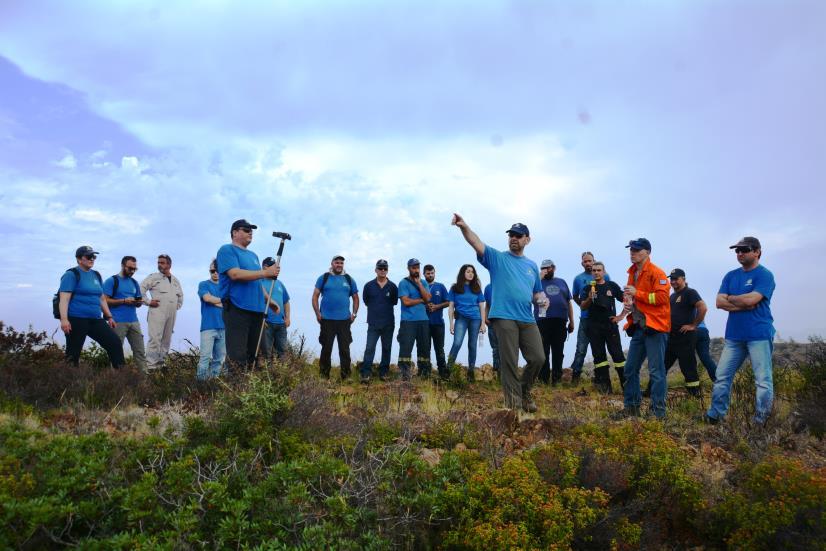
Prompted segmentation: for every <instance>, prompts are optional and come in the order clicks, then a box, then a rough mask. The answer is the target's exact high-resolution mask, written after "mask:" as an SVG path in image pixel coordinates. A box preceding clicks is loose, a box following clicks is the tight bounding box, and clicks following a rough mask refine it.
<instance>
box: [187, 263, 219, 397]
mask: <svg viewBox="0 0 826 551" xmlns="http://www.w3.org/2000/svg"><path fill="white" fill-rule="evenodd" d="M198 298H199V299H201V357H200V359H199V360H198V370H197V371H196V373H195V378H196V379H198V380H199V381H205V380H207V379H211V378H213V377H217V376H219V375H220V374H221V368H222V366H223V364H224V358H225V357H226V355H227V349H226V342H227V341H226V331H225V330H224V317H223V306H224V305H223V303H222V302H221V289H220V287H219V286H218V266H217V264H216V261H215V260H213V261H212V262H210V264H209V279H207V280H206V281H202V282H200V283H199V284H198Z"/></svg>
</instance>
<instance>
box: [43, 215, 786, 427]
mask: <svg viewBox="0 0 826 551" xmlns="http://www.w3.org/2000/svg"><path fill="white" fill-rule="evenodd" d="M452 224H453V225H455V226H457V227H458V228H459V229H460V231H461V233H462V235H463V237H464V239H465V241H466V242H467V243H468V244H469V245H470V246H471V247H472V248H473V250H474V251H475V252H476V255H477V260H478V261H479V263H480V264H481V265H482V266H483V267H485V268H486V269H487V270H488V272H489V274H490V284H489V285H487V286H486V287H485V288H484V289H483V288H482V285H481V283H480V280H479V277H478V274H477V272H476V268H475V267H474V266H473V265H472V264H465V265H463V266H462V267H461V268H460V269H459V272H458V274H457V277H456V281H455V282H454V283H452V284H451V286H450V288H449V289H448V288H447V287H446V286H445V285H443V284H442V283H439V282H436V281H435V278H436V270H435V268H434V266H432V265H430V264H426V265H424V268H423V271H422V269H421V262H420V261H419V260H418V259H416V258H411V259H410V260H408V262H407V276H406V277H404V278H403V279H402V280H401V281H400V282H399V284H398V285H396V284H395V283H394V282H393V281H390V279H389V278H388V271H389V264H388V262H387V261H386V260H383V259H380V260H378V261H377V262H376V265H375V273H376V277H375V278H374V279H372V280H370V281H368V282H367V283H366V284H365V285H364V287H363V290H362V293H361V296H362V297H363V302H364V304H365V306H366V308H367V326H368V328H367V343H366V347H365V351H364V357H363V361H362V363H361V367H360V378H361V381H362V382H363V383H365V384H367V383H369V381H370V379H371V377H372V376H373V360H374V358H375V355H376V347H377V345H378V342H379V341H381V352H380V361H379V365H378V377H379V378H380V379H381V380H386V379H387V377H388V371H389V366H390V356H391V349H392V340H393V335H394V332H395V327H396V325H395V313H394V312H395V306H396V304H397V303H398V302H401V320H400V324H399V328H398V332H397V334H396V338H397V340H398V343H399V356H398V366H399V369H400V372H401V377H402V379H404V380H409V379H410V378H411V377H412V375H413V372H412V370H413V366H414V358H413V355H412V354H413V347H414V345H415V347H416V358H415V367H416V369H417V374H418V375H419V376H422V377H428V376H430V374H431V362H430V354H431V347H432V348H433V349H434V350H435V356H436V364H437V372H438V375H439V376H440V377H442V378H448V377H449V376H450V370H451V367H452V366H453V365H454V364H455V360H456V357H457V355H458V354H459V352H460V350H461V347H462V345H463V342H464V340H465V338H467V341H468V366H467V378H468V380H472V379H473V378H474V369H475V363H476V352H477V337H478V338H480V340H481V335H482V334H483V333H485V332H486V331H487V333H488V338H489V341H490V343H491V348H492V352H493V361H494V369H496V371H497V372H498V373H499V379H500V382H501V385H502V389H503V395H504V402H505V405H506V407H509V408H513V409H522V410H524V411H526V412H535V411H536V409H537V407H536V404H535V402H534V400H533V398H532V396H531V389H532V387H533V385H534V383H535V381H536V379H537V378H538V379H540V380H541V381H543V382H546V383H550V384H552V385H556V384H558V383H559V382H560V381H561V380H563V379H564V378H570V380H572V381H573V382H575V383H578V382H579V380H580V377H581V373H582V366H583V363H584V358H585V355H586V353H587V349H588V345H589V344H590V346H591V351H592V355H593V358H594V384H595V386H596V388H597V389H598V390H601V391H603V392H611V388H612V386H611V377H610V366H611V364H610V363H609V361H608V359H607V358H608V355H610V356H611V360H612V362H613V367H614V369H615V371H616V372H617V377H618V382H619V385H620V387H621V388H622V389H623V393H624V409H623V410H622V411H621V412H619V413H618V416H620V417H627V416H636V415H639V414H640V405H641V403H642V397H643V395H650V397H651V407H650V412H651V413H652V414H653V415H654V416H656V417H658V418H662V417H664V416H665V413H666V411H665V407H666V406H665V396H666V373H667V370H668V368H669V367H670V366H671V365H672V364H673V363H674V362H675V361H679V364H680V368H681V371H682V372H683V375H684V377H685V380H686V388H687V389H688V391H689V392H690V393H692V394H696V393H697V392H699V377H698V374H697V363H696V357H695V352H697V353H698V354H699V356H700V358H701V361H702V363H703V366H704V367H705V368H706V370H707V372H708V374H709V377H710V378H711V379H712V381H714V390H713V392H712V403H711V407H710V408H709V410H708V412H707V415H706V417H705V419H706V421H707V422H709V423H716V422H717V421H718V420H719V419H720V418H721V417H722V416H724V415H725V413H726V411H727V408H728V401H729V394H730V385H731V380H732V378H733V376H734V374H735V372H736V371H737V369H738V368H739V367H740V365H741V364H742V363H743V361H744V359H745V358H746V357H747V356H748V357H749V358H750V359H751V362H752V366H753V370H754V373H755V378H756V381H757V412H756V415H755V420H756V421H758V422H761V423H762V422H765V419H766V418H767V416H768V414H769V412H770V410H771V403H772V397H773V391H772V379H771V349H772V347H771V342H772V339H773V337H774V329H773V325H772V317H771V312H770V308H769V304H770V300H771V295H772V293H773V290H774V278H773V276H772V274H771V272H769V271H768V270H767V269H765V268H764V267H762V266H760V265H759V259H760V256H761V254H762V249H761V246H760V242H759V241H758V240H757V239H756V238H753V237H746V238H743V239H742V240H741V241H740V242H738V243H737V244H735V245H733V246H732V247H731V248H733V249H735V251H736V253H737V260H738V261H739V262H740V264H741V267H740V268H738V269H737V270H733V271H732V272H730V273H729V274H727V275H726V277H725V278H724V280H723V284H722V285H721V288H720V292H719V293H718V295H717V300H716V305H717V307H718V308H720V309H723V310H726V311H728V312H729V320H728V323H727V326H726V343H725V347H724V350H723V354H722V356H721V358H720V363H719V365H715V364H714V362H713V360H712V359H711V356H710V353H709V336H708V330H707V328H706V327H705V325H704V323H703V321H704V317H705V314H706V312H707V306H706V304H705V302H704V301H703V300H702V298H701V297H700V296H699V294H698V293H697V292H696V290H694V289H691V288H690V287H688V285H687V284H686V281H685V272H684V271H683V270H682V269H680V268H675V269H674V270H672V271H671V273H670V274H669V275H668V276H666V274H665V272H664V271H663V270H662V269H661V268H659V267H658V266H656V265H655V264H653V262H651V259H650V254H651V243H650V241H649V240H648V239H645V238H638V239H633V240H631V241H629V243H628V245H627V246H626V247H627V248H628V249H629V250H630V260H631V263H632V264H631V267H630V268H629V269H628V279H627V283H626V285H625V286H623V287H620V286H619V285H618V284H617V283H615V282H613V281H611V278H610V276H609V275H608V273H607V272H606V270H605V266H604V264H603V263H602V262H599V261H597V260H595V258H594V255H593V254H592V253H591V252H584V253H583V254H582V257H581V263H582V266H583V269H584V271H583V272H582V273H581V274H579V275H578V276H577V277H576V278H575V279H574V281H573V288H572V289H569V288H568V286H567V284H566V283H565V281H564V280H562V279H561V278H558V277H556V276H555V270H556V266H555V264H554V262H553V261H551V260H545V261H543V262H542V263H541V267H539V266H537V264H536V263H535V262H533V261H532V260H530V259H528V258H527V257H526V256H525V254H524V250H525V247H526V246H527V245H528V244H529V243H530V231H529V229H528V227H527V226H525V225H524V224H522V223H516V224H513V225H512V226H511V228H510V229H509V230H507V232H506V233H507V235H508V249H507V250H506V251H499V250H496V249H494V248H492V247H490V246H488V245H486V244H485V243H483V242H482V241H481V239H480V238H479V237H478V235H477V234H476V233H475V232H473V231H472V230H471V229H470V227H469V226H468V224H467V223H466V221H465V220H464V219H463V218H462V217H461V216H460V215H459V214H455V215H454V217H453V221H452ZM256 229H257V226H255V225H253V224H250V223H249V222H247V221H246V220H243V219H241V220H236V221H235V222H234V223H233V224H232V226H231V229H230V239H231V242H230V243H228V244H226V245H223V246H222V247H221V248H220V249H219V250H218V253H217V255H216V258H215V260H213V261H212V263H211V264H210V269H209V272H210V278H209V279H208V280H206V281H203V282H201V283H200V284H199V287H198V295H199V298H200V300H201V320H202V322H201V361H200V363H199V367H198V374H197V376H198V378H201V379H207V378H210V377H214V376H217V375H219V374H220V373H221V372H222V370H223V369H224V367H223V363H224V354H226V357H227V360H228V363H229V366H230V367H231V368H233V369H245V368H250V367H252V366H253V365H254V363H255V361H256V358H257V357H259V352H260V351H263V353H264V355H265V356H267V357H271V356H273V355H279V356H283V355H284V354H285V353H286V350H287V328H288V327H289V325H290V305H289V300H290V298H289V294H288V293H287V290H286V288H285V287H284V285H283V283H282V282H281V281H279V280H278V276H279V273H280V265H279V263H278V262H277V261H276V260H274V259H272V258H266V259H265V260H264V261H263V262H261V263H259V260H258V256H257V255H256V254H255V253H254V252H252V251H251V250H249V248H248V246H249V244H250V243H251V242H252V238H253V231H254V230H256ZM97 254H98V253H97V252H96V251H94V250H93V249H92V248H91V247H88V246H85V247H81V248H79V249H78V250H77V251H76V259H77V263H78V266H77V268H72V269H70V270H67V271H66V273H65V274H64V275H63V277H62V279H61V285H60V291H59V314H60V320H61V328H62V329H63V331H64V332H65V333H66V336H67V338H66V343H67V344H66V353H67V356H68V358H69V359H70V360H71V361H72V362H74V363H77V361H78V358H79V355H80V350H81V349H82V346H83V341H84V340H85V337H86V336H90V337H92V338H93V339H94V340H96V341H97V342H99V343H100V344H101V346H102V347H103V348H104V349H106V351H107V353H109V356H110V359H111V361H112V364H113V365H114V366H116V367H118V366H121V365H123V363H124V359H123V348H122V342H123V339H124V338H127V339H128V340H129V343H130V346H131V347H132V350H133V354H134V357H135V362H136V364H137V365H138V367H140V368H141V369H146V370H148V369H152V368H154V367H157V366H158V365H159V364H160V363H162V362H163V358H164V356H165V355H166V353H167V352H168V350H169V343H170V338H171V334H172V329H173V326H174V322H175V312H176V311H177V310H178V309H179V308H180V307H181V305H182V303H183V291H182V289H181V285H180V282H178V280H177V279H176V278H175V277H174V276H172V274H171V272H170V269H171V265H172V260H171V258H169V257H168V256H167V255H160V256H159V257H158V272H157V273H153V274H151V275H149V276H148V277H147V278H146V279H144V280H143V281H142V282H141V283H140V284H138V283H137V282H136V281H135V280H134V279H133V275H134V273H135V272H136V271H137V264H136V261H135V258H134V257H131V256H127V257H124V258H123V260H122V262H121V267H122V269H121V272H120V273H119V274H116V275H114V276H112V277H110V278H108V279H107V280H106V281H105V282H104V281H102V280H101V277H100V274H98V273H97V272H96V271H94V269H93V266H94V261H95V258H96V256H97ZM344 263H345V259H344V257H343V256H341V255H336V256H335V257H333V259H332V260H331V263H330V268H329V270H328V271H326V272H325V273H323V274H322V275H320V276H319V277H318V279H317V281H316V284H315V287H314V290H313V295H312V301H311V302H312V307H313V310H314V312H315V316H316V319H317V321H318V323H319V325H320V332H319V343H320V344H321V355H320V359H319V367H320V372H321V375H322V376H324V377H329V376H330V371H331V367H332V364H331V356H332V349H333V345H334V344H335V343H337V344H338V353H339V359H340V366H341V369H340V375H341V377H342V379H346V378H348V377H349V376H350V366H351V359H350V344H351V342H352V333H351V326H352V324H353V322H354V321H355V320H356V319H357V317H358V313H359V307H360V300H359V288H358V285H357V284H356V282H355V281H354V280H353V278H352V277H351V276H350V275H349V274H348V273H346V271H345V270H344ZM672 290H673V293H672V292H671V291H672ZM147 296H150V297H151V298H149V299H147V298H144V297H147ZM572 302H576V303H577V304H578V305H579V307H580V310H581V312H580V317H579V328H578V332H577V346H576V355H575V357H574V360H573V363H572V365H571V366H570V368H568V369H563V367H562V361H563V348H564V343H565V340H566V338H567V336H568V335H569V334H572V333H573V332H574V331H575V330H576V327H575V323H574V315H573V306H572ZM143 304H146V305H147V306H149V308H150V312H149V316H148V321H149V333H150V335H149V336H150V339H149V346H148V353H147V354H146V359H144V354H143V336H142V334H141V332H140V324H139V323H138V320H137V314H136V310H137V308H139V307H141V306H142V305H143ZM617 307H621V311H620V312H619V313H617ZM445 310H447V312H448V320H449V329H450V333H451V334H452V335H453V337H454V338H453V344H452V346H451V348H450V351H449V353H448V355H447V357H445V354H444V347H445V335H446V327H445V321H444V311H445ZM620 322H624V326H623V330H624V331H626V333H627V334H628V335H629V336H630V337H631V344H630V347H629V350H628V356H627V357H626V356H625V354H624V353H623V350H622V345H621V341H620V334H619V326H618V324H619V323H620ZM520 352H521V354H522V356H523V357H524V359H525V361H526V366H525V368H524V369H523V370H521V371H520V370H519V369H518V360H519V354H520ZM646 359H647V361H648V370H649V387H648V389H647V390H646V391H645V392H644V391H643V390H642V388H641V387H640V381H639V373H640V369H641V367H642V364H643V361H645V360H646ZM566 372H567V373H566Z"/></svg>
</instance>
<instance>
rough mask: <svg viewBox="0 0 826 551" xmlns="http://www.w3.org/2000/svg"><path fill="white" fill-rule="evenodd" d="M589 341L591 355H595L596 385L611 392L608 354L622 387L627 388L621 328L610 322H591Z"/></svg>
mask: <svg viewBox="0 0 826 551" xmlns="http://www.w3.org/2000/svg"><path fill="white" fill-rule="evenodd" d="M588 340H589V341H590V342H591V354H593V355H594V383H595V384H596V385H597V387H598V388H599V389H600V390H603V391H610V390H611V374H610V372H609V369H608V368H609V367H610V364H609V363H608V356H607V355H606V353H605V349H606V348H607V349H608V353H609V354H611V360H612V361H613V362H614V369H615V370H616V372H617V375H618V376H619V381H620V386H621V387H624V386H625V354H624V353H623V351H622V341H621V340H620V334H619V327H617V324H616V323H612V322H610V321H608V320H605V321H600V320H591V319H589V322H588Z"/></svg>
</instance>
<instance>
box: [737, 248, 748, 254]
mask: <svg viewBox="0 0 826 551" xmlns="http://www.w3.org/2000/svg"><path fill="white" fill-rule="evenodd" d="M751 251H752V248H751V247H737V248H736V249H734V252H736V253H737V254H746V253H750V252H751Z"/></svg>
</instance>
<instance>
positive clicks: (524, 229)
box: [505, 222, 531, 236]
mask: <svg viewBox="0 0 826 551" xmlns="http://www.w3.org/2000/svg"><path fill="white" fill-rule="evenodd" d="M511 232H513V233H518V234H519V235H527V236H530V235H531V231H530V230H529V229H528V226H526V225H525V224H523V223H522V222H517V223H516V224H514V225H513V226H511V229H509V230H505V233H511Z"/></svg>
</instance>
